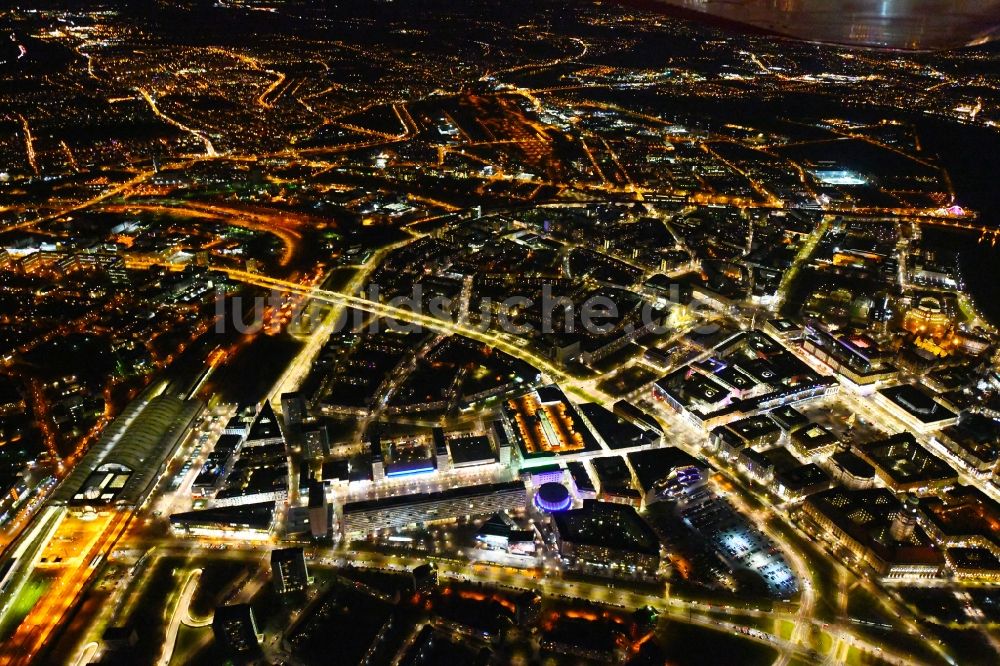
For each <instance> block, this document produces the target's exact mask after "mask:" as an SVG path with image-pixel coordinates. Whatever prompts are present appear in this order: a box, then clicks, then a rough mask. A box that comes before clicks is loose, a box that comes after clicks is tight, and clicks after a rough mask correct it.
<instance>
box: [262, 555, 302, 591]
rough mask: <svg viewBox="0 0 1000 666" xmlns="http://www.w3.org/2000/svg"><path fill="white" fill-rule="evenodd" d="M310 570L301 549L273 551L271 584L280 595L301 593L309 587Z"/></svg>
mask: <svg viewBox="0 0 1000 666" xmlns="http://www.w3.org/2000/svg"><path fill="white" fill-rule="evenodd" d="M309 580H310V579H309V569H308V568H307V567H306V557H305V553H304V552H303V550H302V549H301V548H279V549H277V550H272V551H271V583H272V584H273V585H274V590H275V591H276V592H277V593H278V594H288V593H289V592H300V591H302V590H304V589H306V588H307V587H308V586H309Z"/></svg>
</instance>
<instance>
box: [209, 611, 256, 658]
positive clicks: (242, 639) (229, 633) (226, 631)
mask: <svg viewBox="0 0 1000 666" xmlns="http://www.w3.org/2000/svg"><path fill="white" fill-rule="evenodd" d="M212 633H213V634H215V641H216V642H217V643H218V644H219V645H221V646H222V649H223V650H224V651H225V652H226V653H227V654H228V655H229V656H230V657H231V658H232V659H234V660H236V661H237V662H243V661H246V660H249V659H251V658H253V657H254V656H255V655H256V654H257V653H258V652H259V650H260V641H261V640H262V639H263V638H264V635H263V634H262V633H261V632H260V631H259V630H258V629H257V620H256V618H255V617H254V614H253V609H252V608H251V607H250V604H234V605H232V606H219V607H218V608H216V609H215V617H214V618H212Z"/></svg>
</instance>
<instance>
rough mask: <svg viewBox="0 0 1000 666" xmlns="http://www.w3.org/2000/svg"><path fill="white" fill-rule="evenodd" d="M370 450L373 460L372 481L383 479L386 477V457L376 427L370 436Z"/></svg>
mask: <svg viewBox="0 0 1000 666" xmlns="http://www.w3.org/2000/svg"><path fill="white" fill-rule="evenodd" d="M368 452H369V455H370V457H371V461H372V481H376V482H378V481H381V480H382V479H384V478H385V459H384V458H383V457H382V438H381V437H380V436H379V434H378V430H377V429H374V428H373V429H372V431H371V434H370V435H369V436H368Z"/></svg>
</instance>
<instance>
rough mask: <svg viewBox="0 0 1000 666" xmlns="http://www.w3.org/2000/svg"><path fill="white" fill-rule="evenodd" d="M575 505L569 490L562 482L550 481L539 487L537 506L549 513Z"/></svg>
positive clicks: (536, 494) (536, 498) (536, 499)
mask: <svg viewBox="0 0 1000 666" xmlns="http://www.w3.org/2000/svg"><path fill="white" fill-rule="evenodd" d="M572 505H573V498H571V497H570V496H569V490H567V489H566V486H564V485H563V484H561V483H556V482H555V481H550V482H549V483H543V484H542V485H541V486H539V487H538V492H537V493H535V506H537V507H538V508H539V509H541V510H542V511H545V512H547V513H554V512H556V511H565V510H566V509H568V508H570V507H571V506H572Z"/></svg>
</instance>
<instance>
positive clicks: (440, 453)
mask: <svg viewBox="0 0 1000 666" xmlns="http://www.w3.org/2000/svg"><path fill="white" fill-rule="evenodd" d="M433 433H434V457H435V458H436V459H437V469H438V471H439V472H443V471H445V470H447V469H448V444H447V441H446V440H445V437H444V428H440V427H438V428H434V431H433Z"/></svg>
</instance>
